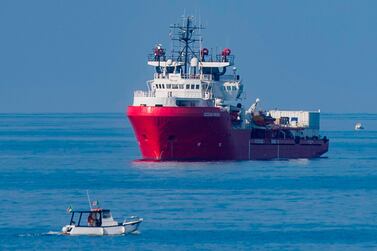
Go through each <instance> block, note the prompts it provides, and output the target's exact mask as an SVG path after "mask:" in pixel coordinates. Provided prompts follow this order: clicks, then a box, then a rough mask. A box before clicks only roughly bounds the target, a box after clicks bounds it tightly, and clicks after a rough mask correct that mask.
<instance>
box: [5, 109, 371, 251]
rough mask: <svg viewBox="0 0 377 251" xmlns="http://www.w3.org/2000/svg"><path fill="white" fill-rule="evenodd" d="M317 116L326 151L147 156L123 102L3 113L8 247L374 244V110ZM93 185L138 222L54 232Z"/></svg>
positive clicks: (97, 194)
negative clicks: (111, 229)
mask: <svg viewBox="0 0 377 251" xmlns="http://www.w3.org/2000/svg"><path fill="white" fill-rule="evenodd" d="M321 119H322V121H321V124H322V134H323V135H326V136H327V137H329V138H330V140H331V141H330V151H329V152H328V153H327V154H326V155H325V156H326V157H325V158H319V159H313V160H306V159H300V160H290V161H237V162H233V161H229V162H196V163H187V162H185V163H179V162H167V163H151V162H140V161H135V160H137V159H139V158H140V153H139V150H138V146H137V143H136V141H135V139H134V136H133V132H132V129H131V127H130V125H129V123H128V121H127V119H126V118H125V117H124V115H123V114H27V115H25V114H1V115H0V198H1V199H0V209H1V214H0V250H15V249H42V250H43V249H48V250H51V249H52V250H55V249H59V250H60V249H70V250H71V249H82V250H93V249H122V250H123V249H131V250H168V249H170V250H191V249H199V250H237V249H239V250H362V249H365V250H370V249H377V161H376V160H377V114H323V115H322V118H321ZM356 121H361V122H363V124H364V125H365V127H366V130H364V131H354V130H353V126H354V124H355V122H356ZM87 189H88V190H89V191H90V194H91V196H92V198H93V199H97V200H99V201H100V204H101V206H102V207H106V208H110V209H112V211H113V215H114V216H115V217H116V218H118V219H123V218H125V217H127V216H130V215H138V216H141V217H143V218H144V220H145V221H144V222H143V223H142V225H141V226H140V233H139V234H133V235H126V236H116V237H109V236H107V237H69V236H62V235H58V234H55V233H56V232H58V231H60V229H61V227H62V226H63V225H65V224H67V223H68V221H69V215H67V213H66V208H67V207H68V206H69V205H72V207H73V208H74V209H87V208H88V202H87V198H86V190H87Z"/></svg>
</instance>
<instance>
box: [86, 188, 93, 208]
mask: <svg viewBox="0 0 377 251" xmlns="http://www.w3.org/2000/svg"><path fill="white" fill-rule="evenodd" d="M86 197H88V203H89V208H90V210H92V203H90V197H89V191H88V190H86Z"/></svg>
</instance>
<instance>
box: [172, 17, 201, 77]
mask: <svg viewBox="0 0 377 251" xmlns="http://www.w3.org/2000/svg"><path fill="white" fill-rule="evenodd" d="M170 28H172V29H173V30H174V33H173V36H172V40H176V41H179V42H180V43H181V47H180V48H179V50H178V51H176V52H178V57H177V61H182V60H183V62H184V65H185V67H184V74H187V72H188V65H189V63H190V59H191V58H193V57H196V58H198V56H197V55H196V54H197V53H198V52H195V47H194V45H195V42H197V41H201V38H200V37H199V36H198V35H199V34H198V35H196V34H193V33H194V32H195V30H201V29H203V27H202V26H201V25H199V26H197V25H194V24H193V17H190V16H187V17H183V23H182V24H181V25H179V24H173V25H171V26H170Z"/></svg>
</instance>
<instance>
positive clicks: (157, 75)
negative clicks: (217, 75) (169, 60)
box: [153, 73, 212, 81]
mask: <svg viewBox="0 0 377 251" xmlns="http://www.w3.org/2000/svg"><path fill="white" fill-rule="evenodd" d="M178 75H179V74H178ZM153 77H154V79H169V75H168V74H165V75H164V74H162V73H155V74H154V76H153ZM179 77H180V78H181V79H200V80H202V81H211V80H212V75H211V74H181V75H180V76H178V78H179Z"/></svg>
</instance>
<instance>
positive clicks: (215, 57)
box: [147, 53, 234, 65]
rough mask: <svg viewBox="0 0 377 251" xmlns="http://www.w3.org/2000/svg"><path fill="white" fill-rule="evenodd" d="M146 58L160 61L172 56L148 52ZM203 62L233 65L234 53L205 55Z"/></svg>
mask: <svg viewBox="0 0 377 251" xmlns="http://www.w3.org/2000/svg"><path fill="white" fill-rule="evenodd" d="M147 59H148V61H161V62H164V61H166V60H168V59H171V60H172V57H171V56H170V57H168V56H166V55H163V56H160V57H158V56H156V55H155V54H154V53H152V54H148V55H147ZM172 61H175V60H172ZM203 62H229V63H230V65H233V64H234V55H229V56H223V55H221V54H217V55H208V56H206V57H205V59H204V61H203Z"/></svg>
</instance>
